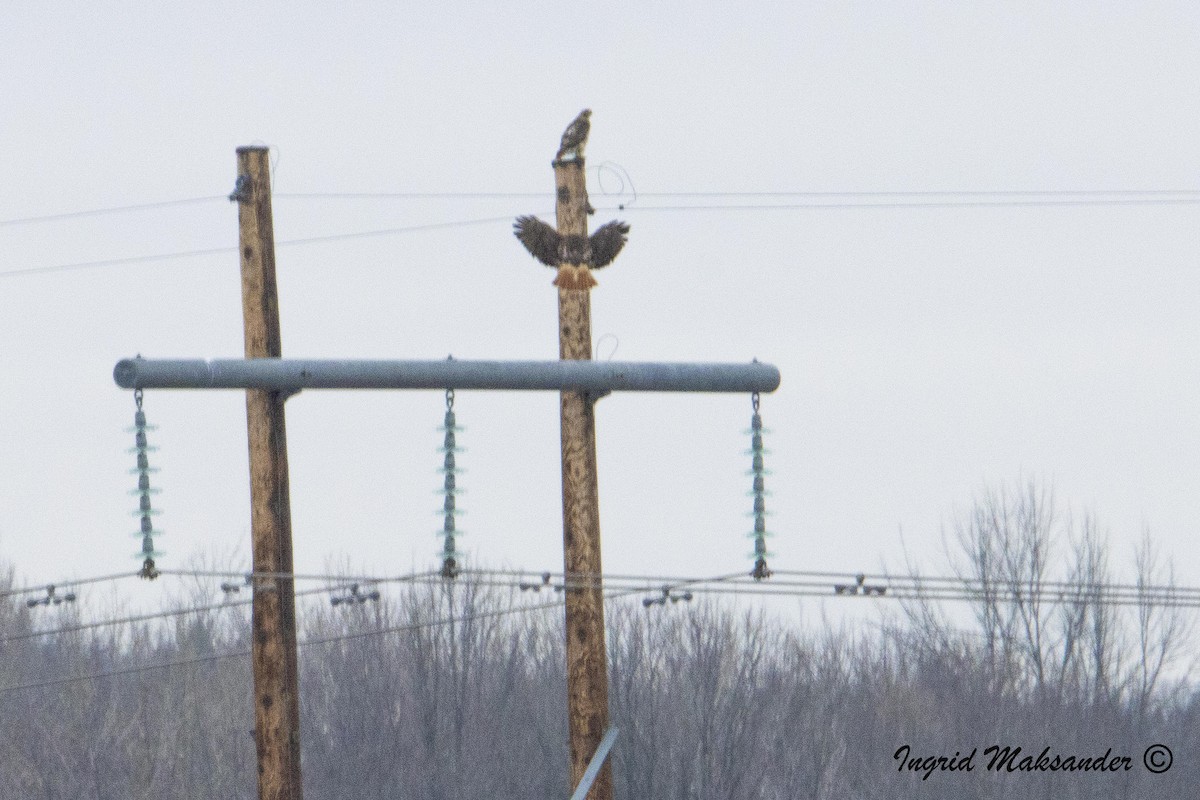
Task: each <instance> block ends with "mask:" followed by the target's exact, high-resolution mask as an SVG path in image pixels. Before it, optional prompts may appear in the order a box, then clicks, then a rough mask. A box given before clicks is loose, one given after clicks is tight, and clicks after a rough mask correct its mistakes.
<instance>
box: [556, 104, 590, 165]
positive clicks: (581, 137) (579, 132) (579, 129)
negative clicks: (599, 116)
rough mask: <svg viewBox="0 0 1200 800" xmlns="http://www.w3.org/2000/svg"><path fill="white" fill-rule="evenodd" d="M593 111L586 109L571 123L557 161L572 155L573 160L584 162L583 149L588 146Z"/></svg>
mask: <svg viewBox="0 0 1200 800" xmlns="http://www.w3.org/2000/svg"><path fill="white" fill-rule="evenodd" d="M591 117H592V110H591V109H590V108H585V109H584V110H583V111H580V112H579V116H578V117H576V118H575V119H574V120H572V121H571V124H570V125H568V126H567V129H566V130H565V131H563V135H562V143H561V144H560V145H559V146H558V153H557V154H555V156H554V160H555V161H562V160H563V156H565V155H567V154H568V153H570V154H571V158H572V160H575V161H582V160H583V148H584V145H586V144H587V138H588V132H589V131H590V130H591V129H592V122H591Z"/></svg>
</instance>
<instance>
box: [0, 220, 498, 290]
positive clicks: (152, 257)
mask: <svg viewBox="0 0 1200 800" xmlns="http://www.w3.org/2000/svg"><path fill="white" fill-rule="evenodd" d="M511 221H512V217H511V216H503V217H485V218H482V219H467V220H456V221H452V222H431V223H427V224H422V225H406V226H403V227H398V228H378V229H375V230H368V231H354V232H350V233H333V234H328V235H325V236H308V237H304V238H300V239H285V240H283V241H278V242H276V243H275V246H276V247H293V246H300V245H311V244H323V243H327V242H340V241H346V240H349V239H366V238H372V237H376V236H395V235H398V234H403V233H417V232H421V231H432V230H443V229H450V228H460V227H467V226H471V225H485V224H495V223H498V222H511ZM236 252H237V247H233V246H229V247H210V248H206V249H201V250H181V251H178V252H174V253H154V254H149V255H141V256H126V257H122V258H105V259H100V260H97V261H75V262H71V263H67V264H51V265H48V266H44V267H27V268H25V269H12V270H7V271H5V272H0V279H2V278H15V277H21V276H25V275H41V274H46V273H52V272H72V271H75V270H82V269H95V268H97V267H115V266H124V265H128V264H145V263H150V262H154V261H175V260H179V259H184V258H197V257H200V256H212V255H225V254H228V253H236Z"/></svg>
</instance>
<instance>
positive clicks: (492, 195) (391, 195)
mask: <svg viewBox="0 0 1200 800" xmlns="http://www.w3.org/2000/svg"><path fill="white" fill-rule="evenodd" d="M548 194H550V193H549V192H390V191H381V192H276V193H275V194H274V195H272V197H273V198H275V199H281V200H426V199H447V200H457V199H481V200H486V199H503V198H520V197H546V196H547V195H548ZM592 194H593V196H597V197H601V196H605V195H619V194H621V193H620V192H605V191H600V192H593V193H592ZM1168 195H1200V189H1030V190H1022V189H998V190H990V191H989V190H957V189H945V190H929V189H919V190H914V191H901V190H893V191H871V190H867V191H772V190H766V191H733V192H727V191H697V192H637V196H638V197H678V198H685V197H796V198H804V197H811V198H820V197H845V198H851V197H1046V198H1050V197H1060V198H1067V197H1092V198H1105V197H1131V198H1132V197H1155V196H1158V197H1165V196H1168Z"/></svg>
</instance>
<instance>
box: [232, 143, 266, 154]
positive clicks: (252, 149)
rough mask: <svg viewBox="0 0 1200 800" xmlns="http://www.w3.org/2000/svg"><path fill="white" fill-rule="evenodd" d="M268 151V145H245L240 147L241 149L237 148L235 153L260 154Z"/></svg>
mask: <svg viewBox="0 0 1200 800" xmlns="http://www.w3.org/2000/svg"><path fill="white" fill-rule="evenodd" d="M270 149H271V147H270V145H265V144H247V145H242V146H241V147H239V148H237V152H238V154H239V155H240V154H241V153H261V152H263V151H265V150H270Z"/></svg>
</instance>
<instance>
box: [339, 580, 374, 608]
mask: <svg viewBox="0 0 1200 800" xmlns="http://www.w3.org/2000/svg"><path fill="white" fill-rule="evenodd" d="M378 599H379V590H378V589H372V590H371V591H369V592H364V591H361V590H360V589H359V588H358V584H357V583H352V584H350V589H349V591H348V592H346V594H342V595H334V596H333V597H331V598H329V604H330V605H332V606H340V605H347V606H350V605H362V604H363V603H365V602H367V601H368V600H378Z"/></svg>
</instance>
